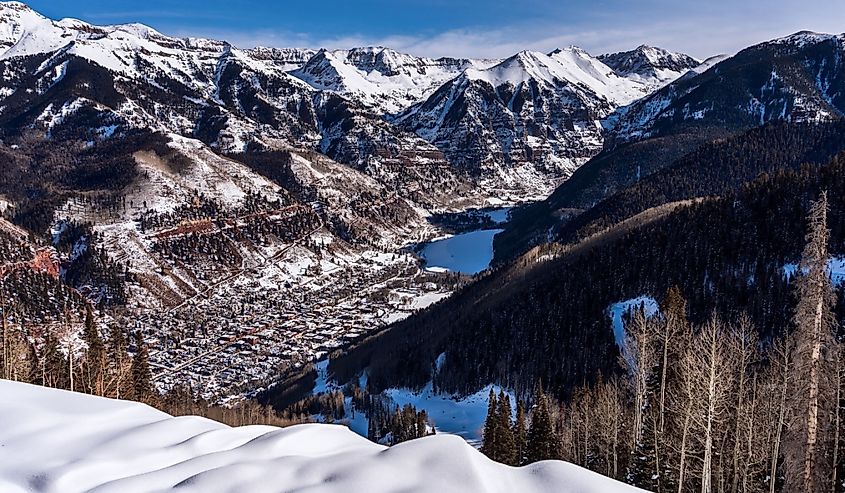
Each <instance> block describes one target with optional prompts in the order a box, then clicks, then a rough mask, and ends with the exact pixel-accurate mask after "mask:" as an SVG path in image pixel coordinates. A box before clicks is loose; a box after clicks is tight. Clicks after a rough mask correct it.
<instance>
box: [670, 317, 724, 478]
mask: <svg viewBox="0 0 845 493" xmlns="http://www.w3.org/2000/svg"><path fill="white" fill-rule="evenodd" d="M724 346H725V329H724V325H723V323H722V322H721V321H720V320H719V319H717V318H715V317H713V318H711V319H710V320H709V321H708V322H706V323H705V324H704V325H703V326H702V327H700V328H699V329H698V332H697V333H696V334H695V336H694V337H693V341H692V344H691V345H690V347H689V350H688V351H687V352H686V354H685V357H684V359H683V360H682V366H683V368H682V371H683V372H684V373H686V374H689V375H690V376H691V377H690V378H691V384H692V385H693V395H698V396H699V398H698V399H697V402H696V403H695V404H697V406H695V407H697V409H695V408H694V409H693V412H692V416H691V418H692V422H693V424H694V426H695V431H694V436H695V437H696V439H697V441H698V442H699V448H700V450H701V493H711V492H712V491H713V477H714V474H715V473H716V472H718V471H714V465H713V457H714V454H715V452H716V449H717V447H718V445H719V444H718V443H716V441H717V437H718V436H719V431H720V429H719V427H720V426H721V425H722V423H723V422H724V421H725V419H726V414H727V410H728V406H729V400H730V399H729V397H730V392H729V390H730V378H731V374H730V370H729V367H730V365H729V363H728V359H729V358H728V355H727V354H726V353H727V351H726V350H725V347H724Z"/></svg>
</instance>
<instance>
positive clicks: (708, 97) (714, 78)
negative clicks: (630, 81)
mask: <svg viewBox="0 0 845 493" xmlns="http://www.w3.org/2000/svg"><path fill="white" fill-rule="evenodd" d="M844 55H845V45H844V44H843V37H842V36H840V35H821V34H813V33H798V34H795V35H792V36H788V37H785V38H781V39H776V40H773V41H770V42H766V43H761V44H759V45H756V46H753V47H750V48H747V49H745V50H743V51H741V52H740V53H738V54H737V55H735V56H733V57H728V58H725V57H714V58H713V59H711V60H708V61H706V62H705V63H704V64H702V65H701V66H700V67H698V68H695V69H691V70H690V71H689V72H688V73H686V74H685V75H684V76H682V77H680V78H678V79H677V80H676V81H675V82H673V83H671V84H669V85H668V86H666V87H664V88H663V89H660V90H658V91H657V92H655V93H654V94H652V95H650V96H648V97H645V98H643V99H640V100H638V101H636V102H634V103H633V104H631V105H629V106H626V107H624V108H621V109H620V110H619V111H617V112H616V113H614V114H613V115H612V116H611V117H610V118H608V120H607V121H606V124H607V125H608V126H609V130H608V132H607V133H606V136H607V139H606V142H605V146H604V149H603V150H602V152H601V153H600V154H598V155H597V156H595V157H594V158H593V159H591V160H590V161H589V162H588V163H586V164H584V165H583V166H582V167H580V168H579V169H578V170H577V171H576V172H575V173H574V174H573V176H572V177H571V178H570V179H569V180H567V181H566V182H565V183H563V184H562V185H561V186H560V187H559V188H558V189H556V190H555V191H554V192H553V193H552V194H551V195H550V196H549V198H548V199H547V200H546V201H545V202H543V203H541V204H538V205H536V206H531V207H527V208H526V209H525V210H524V211H516V212H515V213H514V220H513V221H512V224H511V227H512V230H511V232H509V233H506V234H505V235H503V236H502V237H501V238H500V239H499V244H500V245H502V247H501V252H502V254H501V255H502V256H501V257H500V258H504V257H507V256H510V255H513V254H518V253H519V252H521V251H524V249H525V248H526V247H527V245H530V244H532V242H534V243H536V241H544V240H545V239H546V238H547V236H548V230H549V228H552V227H554V228H557V227H559V225H560V224H561V223H563V222H566V221H567V220H568V219H569V218H571V217H572V216H573V215H577V214H579V213H580V212H581V211H583V210H586V209H590V208H592V207H593V206H595V205H596V204H598V203H599V202H600V201H601V200H602V199H603V198H605V197H608V196H611V195H613V194H614V193H617V192H621V191H623V190H625V189H626V188H627V187H628V186H630V185H633V184H635V183H636V182H638V181H640V180H642V179H644V178H645V177H647V176H649V175H651V174H652V173H655V172H658V171H659V170H661V169H663V168H664V167H667V166H670V165H672V163H675V162H676V161H678V160H680V159H681V158H683V157H684V156H686V155H688V154H690V155H692V154H691V153H693V152H694V151H696V149H698V148H699V147H700V146H702V145H705V144H707V143H709V142H712V141H716V140H719V139H724V138H727V137H729V136H731V135H734V134H737V133H740V132H743V131H745V130H747V129H750V128H754V127H757V126H760V125H763V124H765V123H767V122H777V121H787V122H796V123H801V122H808V123H814V122H825V121H831V120H837V119H840V118H842V115H843V110H845V99H843V98H842V94H845V78H843V74H845V70H843V65H842V60H843V56H844ZM770 164H771V165H774V166H776V165H778V164H782V163H770ZM691 166H693V167H694V166H695V165H694V164H691ZM717 182H718V183H721V182H720V181H718V180H717ZM663 193H668V191H665V192H663ZM677 198H680V197H677ZM508 237H509V238H508ZM506 243H507V245H506ZM520 243H521V245H520V246H515V245H517V244H520Z"/></svg>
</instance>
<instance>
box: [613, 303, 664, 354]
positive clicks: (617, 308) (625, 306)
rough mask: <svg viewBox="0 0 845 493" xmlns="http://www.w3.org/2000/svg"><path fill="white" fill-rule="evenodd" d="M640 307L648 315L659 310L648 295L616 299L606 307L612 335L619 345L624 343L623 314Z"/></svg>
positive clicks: (621, 345)
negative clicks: (622, 299) (611, 326)
mask: <svg viewBox="0 0 845 493" xmlns="http://www.w3.org/2000/svg"><path fill="white" fill-rule="evenodd" d="M640 307H642V308H643V309H645V314H646V316H647V317H650V316H652V315H654V314H656V313H657V312H658V311H659V310H660V306H659V305H658V304H657V301H655V299H654V298H652V297H650V296H638V297H636V298H631V299H628V300H625V301H618V302H616V303H611V304H610V306H608V307H607V314H608V316H609V317H610V322H611V324H613V335H614V337H615V338H616V344H617V345H619V347H623V346H624V345H625V323H624V320H623V319H622V316H623V315H626V314H630V313H631V312H633V311H634V310H635V309H637V308H640Z"/></svg>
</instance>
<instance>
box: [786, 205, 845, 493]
mask: <svg viewBox="0 0 845 493" xmlns="http://www.w3.org/2000/svg"><path fill="white" fill-rule="evenodd" d="M827 210H828V204H827V194H826V193H822V194H821V197H820V198H819V200H817V201H815V202H813V203H812V205H811V207H810V212H809V214H808V217H807V219H808V223H809V227H808V231H807V235H806V246H805V248H804V252H803V254H802V256H801V263H800V269H799V273H798V278H797V279H796V281H795V285H796V291H797V297H798V303H797V305H796V307H795V316H794V317H793V321H794V324H795V331H794V333H793V335H792V344H791V346H792V347H791V350H792V353H793V357H792V360H793V364H794V368H795V369H794V371H795V374H796V378H795V385H794V386H793V389H792V390H793V392H792V395H791V400H790V404H791V408H792V416H793V418H792V421H791V423H790V426H788V427H787V435H786V445H787V446H786V448H785V449H784V452H785V461H784V465H785V469H786V484H785V485H784V489H785V490H786V491H790V492H796V493H799V492H805V493H810V492H815V491H822V489H824V486H823V485H825V484H826V483H827V481H829V478H830V477H831V476H832V470H831V467H830V464H829V461H828V460H827V457H826V455H827V448H828V444H827V443H826V437H827V436H829V433H828V431H829V428H830V423H831V422H832V421H833V419H832V418H833V413H832V409H834V407H835V404H834V403H833V402H832V400H833V394H834V389H833V386H832V385H831V382H833V381H834V380H835V378H834V375H833V374H832V373H833V366H834V365H833V361H834V355H835V354H836V352H837V351H838V349H837V348H836V345H837V342H836V341H835V339H834V336H833V324H834V320H833V315H832V307H833V303H834V301H835V296H834V292H833V285H832V283H831V280H830V277H829V275H828V272H827V261H828V250H827V248H828V239H829V237H830V231H829V230H828V229H827Z"/></svg>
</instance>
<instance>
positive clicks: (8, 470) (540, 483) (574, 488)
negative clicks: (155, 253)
mask: <svg viewBox="0 0 845 493" xmlns="http://www.w3.org/2000/svg"><path fill="white" fill-rule="evenodd" d="M0 395H3V399H2V400H0V422H2V423H3V426H2V427H0V451H2V452H0V457H2V460H0V491H2V492H3V493H23V492H33V491H34V492H57V493H59V492H60V493H77V492H83V491H86V492H87V491H96V492H98V493H110V492H114V493H135V492H161V491H170V490H178V491H183V492H203V493H217V492H232V493H234V492H250V493H264V492H268V493H269V492H274V493H275V492H279V493H281V492H290V493H294V492H303V493H304V492H309V493H332V492H344V493H355V492H366V493H387V492H391V493H394V492H396V493H398V492H407V493H411V492H436V493H451V492H502V493H505V492H514V491H518V492H524V493H531V492H549V493H551V492H560V493H569V492H571V493H575V492H578V493H614V492H633V491H640V490H636V489H634V488H632V487H630V486H626V485H623V484H621V483H618V482H616V481H613V480H611V479H608V478H605V477H602V476H600V475H598V474H595V473H592V472H590V471H587V470H585V469H582V468H580V467H577V466H574V465H572V464H568V463H565V462H559V461H545V462H540V463H537V464H534V465H532V466H527V467H522V468H512V467H507V466H503V465H500V464H497V463H495V462H492V461H490V460H488V459H487V458H486V457H484V456H483V455H482V454H481V453H479V452H478V451H476V450H475V449H473V448H472V447H471V446H469V445H468V444H466V442H464V441H463V440H462V439H461V438H459V437H456V436H452V435H447V434H440V435H435V436H431V437H426V438H421V439H418V440H412V441H410V442H405V443H403V444H400V445H397V446H395V447H391V448H387V447H384V446H381V445H377V444H375V443H372V442H370V441H368V440H366V439H364V438H361V437H360V436H358V435H356V434H354V433H352V432H351V431H349V430H348V429H347V428H345V427H343V426H337V425H321V424H307V425H299V426H293V427H290V428H284V429H280V428H276V427H272V426H243V427H239V428H230V427H228V426H225V425H222V424H220V423H217V422H214V421H211V420H208V419H204V418H198V417H195V416H186V417H180V418H173V417H171V416H169V415H167V414H164V413H162V412H159V411H156V410H154V409H152V408H149V407H147V406H144V405H141V404H137V403H131V402H126V401H117V400H111V399H103V398H98V397H92V396H88V395H83V394H75V393H71V392H65V391H60V390H54V389H47V388H44V387H37V386H32V385H27V384H20V383H14V382H9V381H0Z"/></svg>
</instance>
